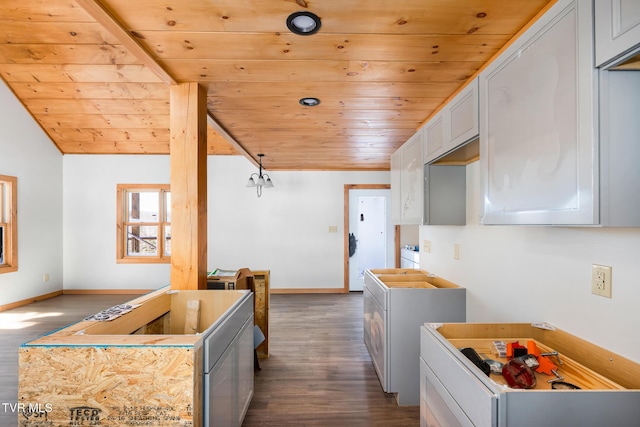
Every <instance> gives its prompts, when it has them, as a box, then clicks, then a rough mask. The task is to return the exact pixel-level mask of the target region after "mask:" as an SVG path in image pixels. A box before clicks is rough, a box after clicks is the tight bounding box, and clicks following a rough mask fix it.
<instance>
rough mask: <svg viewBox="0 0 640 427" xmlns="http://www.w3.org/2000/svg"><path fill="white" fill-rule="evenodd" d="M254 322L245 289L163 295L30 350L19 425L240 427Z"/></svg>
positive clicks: (22, 354)
mask: <svg viewBox="0 0 640 427" xmlns="http://www.w3.org/2000/svg"><path fill="white" fill-rule="evenodd" d="M253 323H254V322H253V294H252V293H251V292H250V291H248V290H171V289H169V287H165V288H161V289H158V290H157V291H154V292H151V293H149V294H147V295H143V296H141V297H139V298H136V299H133V300H131V301H130V302H128V303H127V304H121V305H118V306H115V307H112V308H110V309H107V310H104V311H102V312H100V313H96V315H94V316H90V317H88V318H86V319H84V320H82V321H80V322H77V323H75V324H72V325H69V326H67V327H65V328H62V329H59V330H57V331H53V332H51V333H49V334H46V335H44V336H42V337H39V338H37V339H35V340H33V341H30V342H27V343H25V344H23V345H22V346H21V347H20V351H19V366H20V372H19V384H18V402H19V403H22V404H23V406H22V407H23V408H24V409H23V410H21V411H20V413H19V415H18V420H19V425H20V426H62V425H67V426H76V425H78V426H80V425H84V426H89V425H100V426H141V425H144V426H202V425H210V422H209V421H208V420H210V419H212V418H213V417H214V416H215V417H216V419H217V420H219V421H222V422H221V423H219V425H238V426H239V425H241V424H242V419H243V418H244V415H245V413H246V410H247V408H248V405H249V403H250V401H251V397H252V396H253ZM220 378H223V379H227V380H228V379H232V381H233V384H232V387H231V386H230V384H228V383H225V382H224V381H220ZM216 384H217V385H218V386H217V385H216ZM221 396H222V397H223V398H220V397H221ZM218 411H219V412H218Z"/></svg>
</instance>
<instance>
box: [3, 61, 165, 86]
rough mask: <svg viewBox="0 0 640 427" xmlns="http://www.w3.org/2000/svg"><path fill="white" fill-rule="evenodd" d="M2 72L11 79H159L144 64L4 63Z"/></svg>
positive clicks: (56, 81)
mask: <svg viewBox="0 0 640 427" xmlns="http://www.w3.org/2000/svg"><path fill="white" fill-rule="evenodd" d="M0 74H1V75H2V77H3V79H4V80H5V81H6V82H8V83H13V82H48V83H69V82H85V83H114V82H115V83H118V82H136V83H159V82H160V80H159V79H158V78H157V77H156V75H155V74H153V73H152V72H151V71H149V69H148V68H146V67H145V66H144V65H79V64H73V65H66V64H51V65H49V64H0Z"/></svg>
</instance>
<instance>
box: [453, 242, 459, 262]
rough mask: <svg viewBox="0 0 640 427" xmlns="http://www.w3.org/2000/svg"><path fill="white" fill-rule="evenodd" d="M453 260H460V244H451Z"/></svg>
mask: <svg viewBox="0 0 640 427" xmlns="http://www.w3.org/2000/svg"><path fill="white" fill-rule="evenodd" d="M453 259H455V260H458V259H460V244H459V243H454V244H453Z"/></svg>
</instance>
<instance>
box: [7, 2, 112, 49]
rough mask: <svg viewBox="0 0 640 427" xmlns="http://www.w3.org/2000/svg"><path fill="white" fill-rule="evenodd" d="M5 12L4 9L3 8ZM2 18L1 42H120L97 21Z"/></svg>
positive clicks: (71, 43) (95, 43)
mask: <svg viewBox="0 0 640 427" xmlns="http://www.w3.org/2000/svg"><path fill="white" fill-rule="evenodd" d="M3 13H4V10H3ZM6 18H7V17H6V16H5V15H3V16H2V17H1V18H0V26H1V27H2V32H0V43H13V44H70V45H73V44H94V45H102V44H111V45H116V44H120V43H119V42H118V39H116V38H115V37H114V36H113V35H112V34H111V33H109V32H108V31H107V30H105V29H104V28H103V27H102V26H101V25H100V24H98V23H97V22H56V21H49V22H28V23H25V22H21V21H8V20H6Z"/></svg>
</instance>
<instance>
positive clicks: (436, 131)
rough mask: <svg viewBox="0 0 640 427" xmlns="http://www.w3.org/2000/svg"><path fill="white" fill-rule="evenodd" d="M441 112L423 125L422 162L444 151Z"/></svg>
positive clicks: (426, 161)
mask: <svg viewBox="0 0 640 427" xmlns="http://www.w3.org/2000/svg"><path fill="white" fill-rule="evenodd" d="M443 117H444V116H443V114H442V112H440V113H438V114H437V115H436V116H434V117H433V118H432V119H431V120H429V122H428V123H427V124H426V125H425V126H424V128H423V130H424V163H429V161H430V160H431V159H435V158H437V157H439V156H440V155H442V153H443V152H444V147H445V144H444V121H443Z"/></svg>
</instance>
